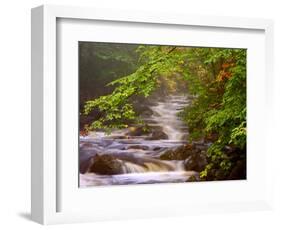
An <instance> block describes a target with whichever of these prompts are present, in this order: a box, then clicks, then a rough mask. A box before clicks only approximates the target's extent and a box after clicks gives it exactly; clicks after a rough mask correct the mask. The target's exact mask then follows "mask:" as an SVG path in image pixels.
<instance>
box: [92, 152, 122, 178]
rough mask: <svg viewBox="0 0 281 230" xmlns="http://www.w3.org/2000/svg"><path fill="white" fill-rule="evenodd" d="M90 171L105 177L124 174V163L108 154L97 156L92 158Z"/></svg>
mask: <svg viewBox="0 0 281 230" xmlns="http://www.w3.org/2000/svg"><path fill="white" fill-rule="evenodd" d="M88 171H89V172H94V173H97V174H103V175H115V174H122V172H123V170H122V162H121V161H120V160H118V159H117V158H116V157H114V156H111V155H108V154H104V155H98V154H96V155H95V156H94V157H93V158H91V166H90V167H89V170H88Z"/></svg>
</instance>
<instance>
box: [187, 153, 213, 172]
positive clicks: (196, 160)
mask: <svg viewBox="0 0 281 230" xmlns="http://www.w3.org/2000/svg"><path fill="white" fill-rule="evenodd" d="M207 164H208V162H207V158H206V154H205V152H204V151H202V152H200V153H193V154H191V155H190V156H189V157H188V158H187V159H186V160H185V161H184V167H185V169H186V170H187V171H197V172H201V171H203V170H204V168H205V167H206V165H207Z"/></svg>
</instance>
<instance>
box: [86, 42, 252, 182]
mask: <svg viewBox="0 0 281 230" xmlns="http://www.w3.org/2000/svg"><path fill="white" fill-rule="evenodd" d="M136 53H137V55H138V61H137V63H136V64H135V65H134V67H136V69H135V71H133V72H131V73H130V74H127V75H124V77H119V78H116V79H115V80H113V81H111V82H110V83H108V84H107V85H108V87H111V88H112V90H111V92H110V93H109V94H107V95H102V96H99V97H98V98H96V99H94V100H88V101H87V102H86V103H85V107H84V111H83V112H84V114H85V115H88V114H90V113H91V112H92V111H93V110H97V111H99V114H100V116H99V117H98V118H97V119H95V120H94V121H93V122H92V123H91V124H89V125H88V126H87V127H86V128H87V129H89V130H92V129H105V130H107V131H110V130H112V129H115V128H125V127H127V124H128V123H129V122H135V123H136V122H141V120H140V118H139V117H138V115H137V113H136V112H135V110H134V106H133V101H134V98H135V97H136V96H142V97H148V96H149V95H151V94H152V93H153V92H154V91H155V90H157V88H159V87H160V85H161V84H163V82H168V85H169V86H171V87H173V82H174V80H173V79H177V80H179V79H180V80H181V82H183V83H184V84H185V85H186V86H187V88H188V94H191V95H193V96H194V99H193V101H192V105H191V106H188V107H186V109H185V110H184V111H183V112H182V113H181V114H179V116H181V117H182V119H183V120H184V122H186V123H187V125H188V127H189V132H190V136H189V138H190V140H191V141H195V140H202V139H204V140H205V141H209V142H210V143H211V145H210V147H209V149H208V153H207V155H208V157H209V163H208V165H207V166H206V167H205V170H203V171H202V172H201V174H200V175H201V178H202V179H204V178H205V179H206V178H208V176H210V175H211V174H212V172H214V169H216V170H217V169H220V174H223V175H222V177H223V176H226V175H228V174H229V172H230V169H231V168H233V165H232V164H233V158H234V155H235V157H236V158H237V157H238V158H239V159H243V158H245V151H246V50H244V49H228V48H187V47H171V46H139V47H138V48H137V49H136ZM106 54H107V53H106ZM100 55H103V53H101V54H100ZM104 56H105V57H104V58H112V57H108V56H107V55H104ZM117 57H118V58H120V60H122V57H120V56H117ZM115 58H116V57H115ZM123 61H124V60H123ZM125 61H126V62H130V60H128V59H126V60H125ZM134 67H133V68H131V69H134ZM229 149H232V150H233V149H234V150H235V151H234V153H233V151H229ZM236 160H237V159H236ZM216 172H217V171H216ZM213 177H219V176H214V175H213Z"/></svg>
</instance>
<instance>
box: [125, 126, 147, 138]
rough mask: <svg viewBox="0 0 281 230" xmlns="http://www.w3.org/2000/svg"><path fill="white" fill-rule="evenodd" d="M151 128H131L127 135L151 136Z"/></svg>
mask: <svg viewBox="0 0 281 230" xmlns="http://www.w3.org/2000/svg"><path fill="white" fill-rule="evenodd" d="M149 131H150V130H149V128H148V127H146V126H139V127H130V128H129V131H128V132H127V133H126V135H128V136H145V135H148V134H149Z"/></svg>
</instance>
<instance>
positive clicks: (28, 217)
mask: <svg viewBox="0 0 281 230" xmlns="http://www.w3.org/2000/svg"><path fill="white" fill-rule="evenodd" d="M18 216H19V217H21V218H23V219H26V220H29V221H31V213H29V212H20V213H18Z"/></svg>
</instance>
